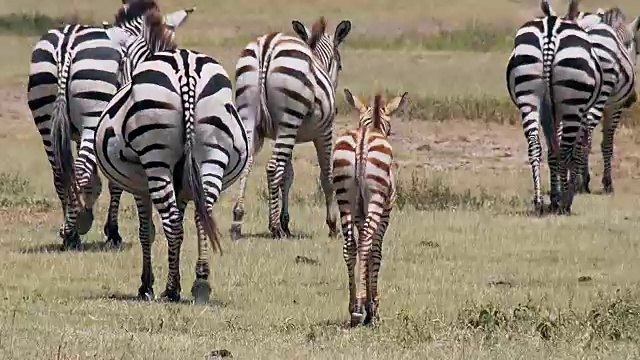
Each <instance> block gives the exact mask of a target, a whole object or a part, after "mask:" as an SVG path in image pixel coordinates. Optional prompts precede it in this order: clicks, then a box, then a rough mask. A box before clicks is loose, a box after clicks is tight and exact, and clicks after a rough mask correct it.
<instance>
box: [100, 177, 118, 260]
mask: <svg viewBox="0 0 640 360" xmlns="http://www.w3.org/2000/svg"><path fill="white" fill-rule="evenodd" d="M107 183H108V187H109V210H108V211H107V222H106V223H105V224H104V229H103V232H104V242H105V244H106V245H107V246H110V247H114V248H117V247H119V246H120V245H121V244H122V237H121V236H120V232H119V230H118V212H119V210H120V198H121V197H122V192H123V190H122V189H121V188H119V187H118V186H117V185H116V184H114V183H113V182H111V181H107Z"/></svg>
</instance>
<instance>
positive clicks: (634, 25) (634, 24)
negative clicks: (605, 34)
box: [627, 16, 640, 38]
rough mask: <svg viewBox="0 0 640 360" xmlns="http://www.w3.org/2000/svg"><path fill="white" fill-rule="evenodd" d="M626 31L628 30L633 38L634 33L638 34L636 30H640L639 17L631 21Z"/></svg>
mask: <svg viewBox="0 0 640 360" xmlns="http://www.w3.org/2000/svg"><path fill="white" fill-rule="evenodd" d="M627 29H629V32H630V33H632V34H633V37H634V38H635V37H636V33H637V32H638V30H640V16H639V17H637V18H635V19H633V21H632V22H631V23H630V24H629V25H627Z"/></svg>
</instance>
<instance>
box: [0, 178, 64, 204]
mask: <svg viewBox="0 0 640 360" xmlns="http://www.w3.org/2000/svg"><path fill="white" fill-rule="evenodd" d="M33 194H34V191H33V189H32V187H31V183H30V182H29V180H28V179H25V178H23V177H22V176H20V175H18V174H14V173H6V172H3V173H0V208H20V207H24V208H37V209H38V210H42V211H44V210H49V209H51V208H53V202H52V201H50V200H49V199H45V198H36V197H34V196H33Z"/></svg>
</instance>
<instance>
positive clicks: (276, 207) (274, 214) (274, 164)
mask: <svg viewBox="0 0 640 360" xmlns="http://www.w3.org/2000/svg"><path fill="white" fill-rule="evenodd" d="M284 167H285V164H281V163H280V162H279V161H278V160H277V159H276V158H274V157H272V158H271V160H269V162H268V163H267V184H268V188H269V230H270V231H271V235H272V236H273V238H274V239H280V238H283V237H285V235H286V234H285V232H284V230H282V225H281V224H280V213H281V209H280V196H281V195H282V194H281V190H282V182H283V181H282V180H283V175H284Z"/></svg>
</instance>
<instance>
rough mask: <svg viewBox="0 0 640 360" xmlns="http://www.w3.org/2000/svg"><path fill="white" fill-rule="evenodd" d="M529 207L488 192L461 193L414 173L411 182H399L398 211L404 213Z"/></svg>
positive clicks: (468, 191)
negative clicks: (410, 208) (408, 208)
mask: <svg viewBox="0 0 640 360" xmlns="http://www.w3.org/2000/svg"><path fill="white" fill-rule="evenodd" d="M524 205H525V203H524V201H523V200H522V199H520V198H519V197H517V196H513V197H510V198H504V197H498V196H495V195H493V194H489V193H488V192H487V190H486V189H484V188H479V190H478V191H476V192H472V191H471V189H466V190H464V191H462V192H457V191H455V190H453V189H452V188H451V187H450V186H448V185H447V184H446V183H445V182H444V181H443V180H442V179H441V178H438V177H435V178H426V177H424V176H419V175H418V174H417V172H416V171H413V172H412V174H411V178H410V179H409V180H402V179H397V180H396V207H397V208H398V209H402V208H404V207H406V206H410V207H412V208H414V209H416V210H426V211H445V210H449V211H455V210H458V209H465V210H479V209H483V208H494V207H497V206H505V207H508V208H518V207H522V206H524Z"/></svg>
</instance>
